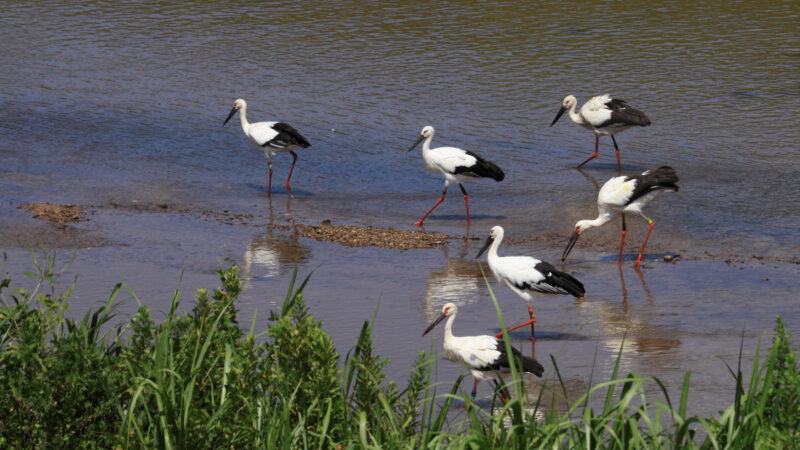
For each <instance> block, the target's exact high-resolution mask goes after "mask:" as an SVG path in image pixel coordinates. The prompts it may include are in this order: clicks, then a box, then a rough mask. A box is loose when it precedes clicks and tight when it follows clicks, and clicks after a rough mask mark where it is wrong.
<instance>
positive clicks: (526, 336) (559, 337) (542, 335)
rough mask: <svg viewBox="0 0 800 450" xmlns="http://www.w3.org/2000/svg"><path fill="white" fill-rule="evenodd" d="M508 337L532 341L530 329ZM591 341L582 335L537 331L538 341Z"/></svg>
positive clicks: (509, 334)
mask: <svg viewBox="0 0 800 450" xmlns="http://www.w3.org/2000/svg"><path fill="white" fill-rule="evenodd" d="M500 331H502V330H500V328H497V329H496V330H495V331H494V332H495V333H500ZM508 336H509V337H510V338H511V340H514V341H522V342H530V341H531V332H530V328H525V327H523V328H520V331H511V332H509V333H508ZM587 339H589V338H588V337H586V336H582V335H580V334H573V333H561V332H558V331H541V330H538V329H537V330H536V340H537V341H538V340H547V341H585V340H587Z"/></svg>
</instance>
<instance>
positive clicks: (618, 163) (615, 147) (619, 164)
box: [611, 134, 622, 175]
mask: <svg viewBox="0 0 800 450" xmlns="http://www.w3.org/2000/svg"><path fill="white" fill-rule="evenodd" d="M611 141H612V142H614V151H615V152H617V169H619V174H620V175H622V163H621V162H620V161H619V147H618V146H617V140H616V139H614V135H613V134H612V135H611Z"/></svg>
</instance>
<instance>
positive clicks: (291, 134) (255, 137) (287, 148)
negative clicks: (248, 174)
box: [222, 98, 311, 197]
mask: <svg viewBox="0 0 800 450" xmlns="http://www.w3.org/2000/svg"><path fill="white" fill-rule="evenodd" d="M236 111H239V118H240V119H241V120H242V130H243V131H244V135H245V136H247V139H249V140H250V142H252V143H253V145H255V146H257V147H259V148H260V149H261V150H262V151H263V152H264V155H265V156H266V157H267V166H268V167H269V182H268V184H267V197H271V196H272V157H273V156H275V155H277V154H278V153H283V152H289V153H291V154H292V157H293V158H294V159H292V167H291V169H289V177H288V178H286V192H288V193H289V196H290V197H291V196H292V189H291V188H290V187H289V181H290V180H291V179H292V171H294V163H295V162H297V153H295V152H294V151H295V150H296V149H298V148H308V147H310V146H311V144H309V143H308V141H307V140H306V138H304V137H303V136H301V135H300V133H299V132H298V131H297V130H295V129H294V127H292V126H291V125H288V124H285V123H283V122H256V123H250V122H248V121H247V102H245V101H244V100H243V99H241V98H240V99H237V100H236V101H235V102H233V109H231V112H230V114H228V117H227V118H226V119H225V122H223V123H222V126H223V127H224V126H225V124H226V123H228V121H229V120H231V117H233V115H234V114H236Z"/></svg>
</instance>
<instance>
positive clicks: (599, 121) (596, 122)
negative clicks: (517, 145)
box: [550, 94, 650, 174]
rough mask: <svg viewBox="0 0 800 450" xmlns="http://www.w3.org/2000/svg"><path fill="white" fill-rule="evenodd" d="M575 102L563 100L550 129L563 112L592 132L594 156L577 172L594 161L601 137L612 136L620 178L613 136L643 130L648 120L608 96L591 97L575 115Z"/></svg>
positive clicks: (623, 103)
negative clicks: (639, 128)
mask: <svg viewBox="0 0 800 450" xmlns="http://www.w3.org/2000/svg"><path fill="white" fill-rule="evenodd" d="M577 105H578V100H577V99H576V98H575V96H572V95H568V96H566V97H564V102H563V103H562V105H561V109H560V110H559V111H558V114H556V118H555V119H553V121H552V122H551V123H550V126H551V127H552V126H553V125H555V123H556V122H558V119H560V118H561V115H562V114H564V112H565V111H567V110H569V118H570V119H572V121H573V122H575V123H577V124H578V125H580V126H582V127H584V128H587V129H589V130H592V131H594V135H595V136H594V154H592V156H590V157H589V159H587V160H586V161H584V162H582V163H580V164H578V167H577V168H578V169H580V168H581V167H583V165H584V164H586V163H587V162H589V161H591V160H593V159H594V158H597V153H598V145H599V143H600V136H611V140H612V141H613V142H614V150H615V151H616V152H617V167H618V168H619V173H620V174H622V163H621V162H620V160H619V147H618V146H617V140H616V139H614V135H615V134H616V133H619V132H622V131H625V130H627V129H628V128H630V127H633V126H641V127H646V126H648V125H650V119H648V118H647V115H645V113H643V112H641V111H639V110H638V109H636V108H633V107H631V106H629V105H628V104H627V103H626V102H625V100H620V99H618V98H611V96H610V95H608V94H605V95H600V96H597V97H592V98H591V99H590V100H589V101H588V102H586V103H584V104H583V106H581V110H580V112H577V113H576V112H575V107H576V106H577Z"/></svg>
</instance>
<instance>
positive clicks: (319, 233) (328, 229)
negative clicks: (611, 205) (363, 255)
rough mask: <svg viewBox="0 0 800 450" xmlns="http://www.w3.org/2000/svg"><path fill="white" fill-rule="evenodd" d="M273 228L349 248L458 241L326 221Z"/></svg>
mask: <svg viewBox="0 0 800 450" xmlns="http://www.w3.org/2000/svg"><path fill="white" fill-rule="evenodd" d="M273 228H275V229H281V230H292V231H293V232H294V233H296V234H297V235H299V236H302V237H307V238H311V239H314V240H317V241H325V242H335V243H337V244H341V245H345V246H348V247H369V246H371V247H380V248H391V249H395V250H409V249H419V248H434V247H441V246H443V245H445V244H446V243H447V242H448V241H449V240H451V239H455V238H456V237H455V236H451V235H448V234H444V233H426V232H423V231H411V230H400V229H396V228H380V227H360V226H353V225H333V224H331V223H330V221H329V220H325V221H323V222H322V224H321V225H295V226H294V227H292V226H290V225H274V226H273Z"/></svg>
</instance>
